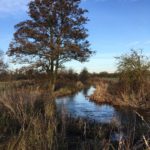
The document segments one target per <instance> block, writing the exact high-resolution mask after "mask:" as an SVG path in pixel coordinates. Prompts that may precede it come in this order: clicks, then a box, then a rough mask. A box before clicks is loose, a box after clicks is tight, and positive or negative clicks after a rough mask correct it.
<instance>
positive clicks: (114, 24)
mask: <svg viewBox="0 0 150 150" xmlns="http://www.w3.org/2000/svg"><path fill="white" fill-rule="evenodd" d="M29 1H30V0H0V49H2V50H3V51H4V52H6V51H7V50H8V47H9V43H10V42H11V40H12V39H13V33H14V32H15V29H14V26H15V25H16V24H17V23H19V22H21V21H24V20H26V19H28V14H27V9H28V8H27V4H28V2H29ZM81 7H83V8H86V9H87V10H88V11H89V12H88V13H87V14H86V16H87V17H88V18H89V19H90V21H89V22H88V23H87V25H86V28H87V29H88V34H89V37H88V40H89V41H90V43H91V49H92V50H94V51H96V53H95V54H94V55H93V56H92V57H91V58H90V59H89V61H88V62H86V63H79V62H77V61H72V62H68V63H66V64H65V66H66V67H67V68H73V69H74V70H75V71H77V72H79V71H80V70H81V69H82V68H84V67H86V68H87V69H88V70H89V71H90V72H102V71H107V72H115V71H116V68H117V65H116V64H117V61H116V60H115V58H114V57H116V56H120V55H122V54H125V53H129V52H130V49H132V48H134V49H143V53H144V54H145V55H146V56H148V57H150V0H82V3H81ZM6 60H7V61H9V58H7V57H6ZM11 67H12V69H13V68H15V66H13V65H11Z"/></svg>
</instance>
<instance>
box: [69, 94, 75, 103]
mask: <svg viewBox="0 0 150 150" xmlns="http://www.w3.org/2000/svg"><path fill="white" fill-rule="evenodd" d="M76 95H77V94H72V95H70V96H69V97H68V100H69V101H74V100H75V97H76Z"/></svg>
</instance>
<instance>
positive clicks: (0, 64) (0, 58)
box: [0, 50, 8, 74]
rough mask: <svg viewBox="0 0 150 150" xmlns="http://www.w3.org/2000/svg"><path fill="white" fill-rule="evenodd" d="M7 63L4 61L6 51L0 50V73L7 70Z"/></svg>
mask: <svg viewBox="0 0 150 150" xmlns="http://www.w3.org/2000/svg"><path fill="white" fill-rule="evenodd" d="M7 67H8V66H7V64H5V63H4V52H3V51H2V50H0V74H2V73H4V72H6V69H7Z"/></svg>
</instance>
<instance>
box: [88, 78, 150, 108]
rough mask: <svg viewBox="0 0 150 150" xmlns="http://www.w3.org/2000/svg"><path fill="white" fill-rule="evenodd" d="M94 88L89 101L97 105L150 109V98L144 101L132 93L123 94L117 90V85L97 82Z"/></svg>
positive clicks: (108, 82)
mask: <svg viewBox="0 0 150 150" xmlns="http://www.w3.org/2000/svg"><path fill="white" fill-rule="evenodd" d="M95 87H96V90H95V92H94V94H92V95H91V96H90V100H92V101H95V102H97V103H100V104H104V103H106V104H111V105H113V106H127V107H134V108H142V109H149V108H150V97H148V98H147V99H146V100H143V99H142V98H140V97H138V95H136V94H134V93H132V94H127V93H124V92H122V91H121V90H120V89H119V87H118V85H117V83H114V82H110V81H103V80H102V81H99V82H98V83H97V84H96V86H95Z"/></svg>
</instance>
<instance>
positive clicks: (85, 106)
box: [56, 87, 116, 123]
mask: <svg viewBox="0 0 150 150" xmlns="http://www.w3.org/2000/svg"><path fill="white" fill-rule="evenodd" d="M94 90H95V89H94V88H93V87H91V88H89V89H88V88H86V89H84V90H82V91H81V92H78V93H77V94H75V95H73V96H68V97H64V98H58V99H56V104H57V108H58V111H60V110H62V108H63V110H65V112H66V113H67V114H69V115H71V116H73V117H83V118H86V119H87V118H88V119H90V120H96V121H98V122H102V123H110V122H111V121H112V120H113V118H114V117H115V116H116V111H115V109H114V108H113V107H112V106H109V105H102V106H99V105H97V104H95V103H93V102H91V101H89V99H88V96H89V95H91V94H92V93H93V92H94Z"/></svg>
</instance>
